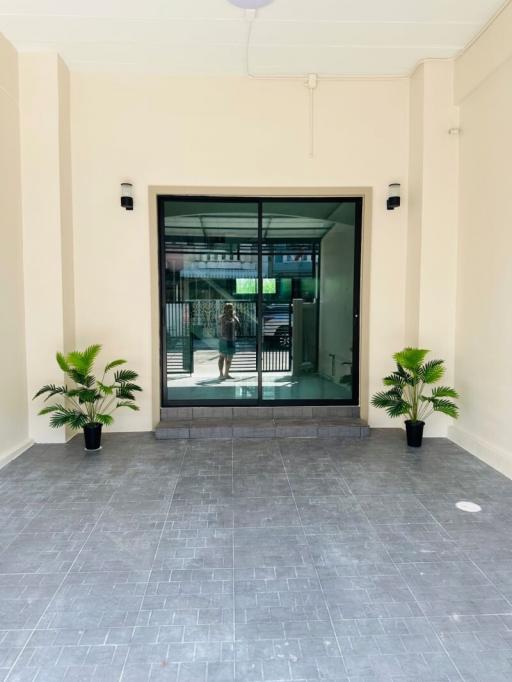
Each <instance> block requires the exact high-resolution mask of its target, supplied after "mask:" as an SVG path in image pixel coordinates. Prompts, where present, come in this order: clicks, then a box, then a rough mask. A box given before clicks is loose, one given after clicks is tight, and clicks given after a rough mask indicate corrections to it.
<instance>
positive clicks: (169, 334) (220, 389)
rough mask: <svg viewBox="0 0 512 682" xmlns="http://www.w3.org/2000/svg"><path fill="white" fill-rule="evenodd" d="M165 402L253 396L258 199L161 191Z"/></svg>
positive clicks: (255, 380) (255, 388)
mask: <svg viewBox="0 0 512 682" xmlns="http://www.w3.org/2000/svg"><path fill="white" fill-rule="evenodd" d="M160 211H161V215H160V220H161V223H163V230H162V229H161V234H162V239H163V246H162V252H163V254H164V256H163V258H164V263H163V266H164V267H163V270H164V283H163V287H164V291H163V292H162V296H163V301H164V311H163V317H164V323H165V324H164V326H165V329H163V330H162V333H163V346H164V357H163V362H164V366H165V371H164V399H165V402H167V403H173V402H178V403H187V402H196V403H198V404H201V403H203V404H207V403H209V402H211V401H214V402H218V403H222V404H231V403H234V402H238V401H256V400H257V399H258V285H259V276H258V262H259V258H258V203H257V202H256V201H254V202H251V201H247V202H246V201H243V202H241V201H236V200H235V201H217V200H204V201H201V200H197V199H190V200H188V199H181V198H180V199H178V198H177V199H174V198H165V199H164V200H163V201H162V202H161V204H160Z"/></svg>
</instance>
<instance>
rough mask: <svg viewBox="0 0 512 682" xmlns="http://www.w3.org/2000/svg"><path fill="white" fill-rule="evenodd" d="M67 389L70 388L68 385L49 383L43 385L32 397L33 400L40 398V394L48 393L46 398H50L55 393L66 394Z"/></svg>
mask: <svg viewBox="0 0 512 682" xmlns="http://www.w3.org/2000/svg"><path fill="white" fill-rule="evenodd" d="M67 390H68V389H67V387H66V386H56V385H55V384H48V385H47V386H43V387H42V388H40V389H39V391H38V392H37V393H36V394H35V396H34V397H33V398H32V400H34V399H35V398H38V397H39V396H40V395H44V394H45V393H48V395H47V396H46V398H45V400H48V399H49V398H51V397H52V396H54V395H66V393H67Z"/></svg>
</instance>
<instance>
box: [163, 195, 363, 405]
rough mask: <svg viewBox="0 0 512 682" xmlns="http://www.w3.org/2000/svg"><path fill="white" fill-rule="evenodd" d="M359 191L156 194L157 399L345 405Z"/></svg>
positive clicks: (355, 347)
mask: <svg viewBox="0 0 512 682" xmlns="http://www.w3.org/2000/svg"><path fill="white" fill-rule="evenodd" d="M361 208H362V200H361V199H357V198H355V199H345V198H343V199H300V200H298V199H217V198H187V197H160V199H159V222H160V254H161V258H160V260H161V301H162V395H163V403H164V404H184V405H186V404H204V405H207V404H211V403H216V404H226V405H236V404H239V403H240V402H245V403H247V404H270V403H281V404H294V403H296V404H297V403H298V404H300V403H302V404H322V403H332V404H357V403H358V397H359V396H358V377H359V278H360V262H359V261H360V245H361Z"/></svg>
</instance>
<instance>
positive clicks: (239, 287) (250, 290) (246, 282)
mask: <svg viewBox="0 0 512 682" xmlns="http://www.w3.org/2000/svg"><path fill="white" fill-rule="evenodd" d="M236 293H237V294H242V295H243V294H246V295H247V294H257V293H258V280H257V279H255V278H250V277H248V278H247V279H237V280H236ZM263 293H264V294H275V293H276V280H275V279H264V280H263Z"/></svg>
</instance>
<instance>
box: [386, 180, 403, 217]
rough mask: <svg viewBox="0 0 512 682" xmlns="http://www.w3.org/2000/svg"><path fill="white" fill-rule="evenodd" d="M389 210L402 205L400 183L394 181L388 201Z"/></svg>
mask: <svg viewBox="0 0 512 682" xmlns="http://www.w3.org/2000/svg"><path fill="white" fill-rule="evenodd" d="M386 205H387V207H388V211H394V210H395V208H398V207H399V206H400V183H399V182H393V183H391V185H389V195H388V201H387V204H386Z"/></svg>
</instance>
